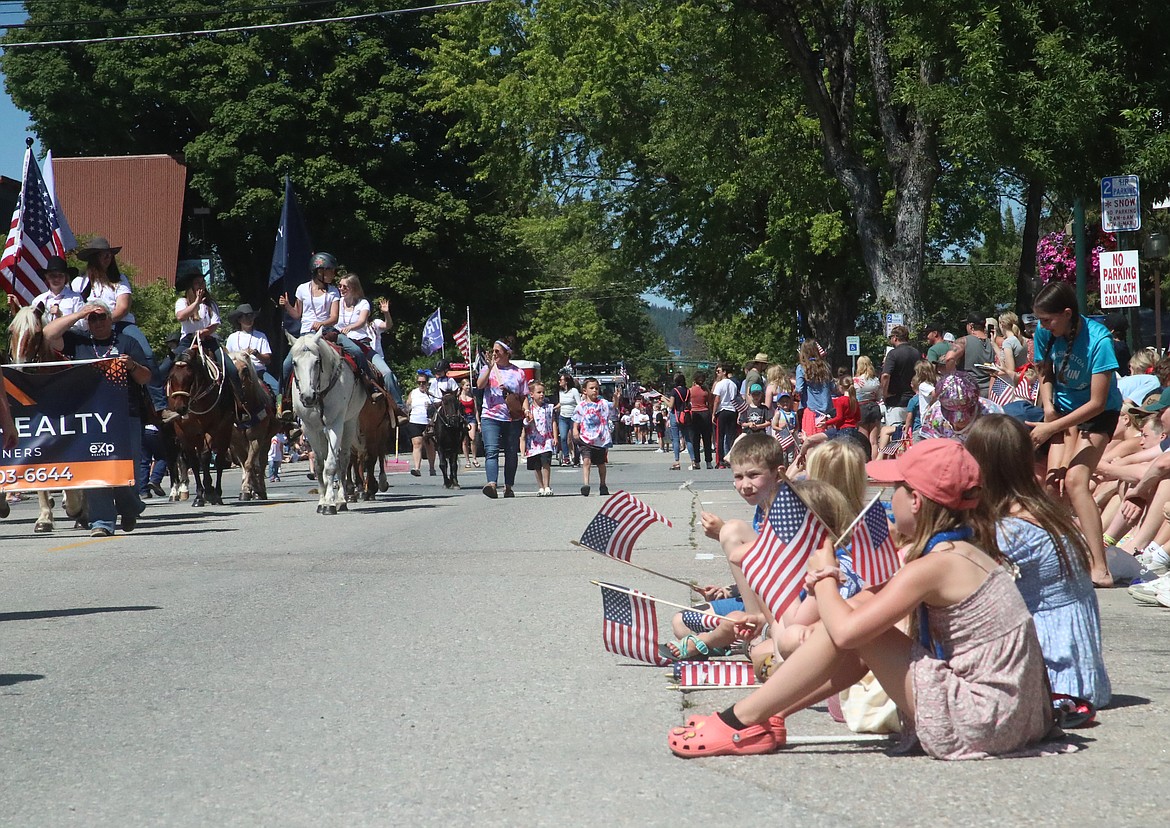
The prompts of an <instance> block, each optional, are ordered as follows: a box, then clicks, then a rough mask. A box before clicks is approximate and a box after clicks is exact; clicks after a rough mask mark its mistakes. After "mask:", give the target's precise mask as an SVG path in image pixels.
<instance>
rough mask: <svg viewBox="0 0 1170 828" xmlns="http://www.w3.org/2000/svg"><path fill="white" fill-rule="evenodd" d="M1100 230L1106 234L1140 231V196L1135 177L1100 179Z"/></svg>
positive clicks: (1123, 176) (1118, 176) (1122, 176)
mask: <svg viewBox="0 0 1170 828" xmlns="http://www.w3.org/2000/svg"><path fill="white" fill-rule="evenodd" d="M1101 229H1102V230H1104V231H1105V232H1107V233H1128V232H1131V231H1133V230H1141V229H1142V195H1141V188H1140V186H1139V184H1138V177H1137V176H1136V175H1111V176H1109V177H1107V178H1102V179H1101Z"/></svg>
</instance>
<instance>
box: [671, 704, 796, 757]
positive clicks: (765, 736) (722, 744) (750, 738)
mask: <svg viewBox="0 0 1170 828" xmlns="http://www.w3.org/2000/svg"><path fill="white" fill-rule="evenodd" d="M668 741H669V744H670V750H671V752H672V753H674V755H675V756H682V757H683V758H688V759H689V758H691V757H694V756H747V755H750V754H756V753H771V752H772V751H774V750H776V748H778V747H779V746H780V745H779V744H777V742H776V737H775V736H774V735H773V734H772V730H771V729H770V728H768V727H764V726H762V725H751V726H750V727H746V728H744V729H743V730H734V729H732V728H730V727H728V726H727V725H726V724H724V722H723V720H722V719H720V718H719V717H718V716H717V715H715V714H714V713H712V714H711V715H710V716H696V717H695V718H693V719H691V720H690V722H689V723H688V724H687V726H686V727H675V728H672V729H671V731H670V734H669V739H668Z"/></svg>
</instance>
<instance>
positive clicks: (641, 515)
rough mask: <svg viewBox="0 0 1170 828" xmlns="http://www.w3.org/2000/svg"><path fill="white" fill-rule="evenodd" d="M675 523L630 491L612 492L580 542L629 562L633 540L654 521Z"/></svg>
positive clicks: (669, 524) (604, 553) (672, 526)
mask: <svg viewBox="0 0 1170 828" xmlns="http://www.w3.org/2000/svg"><path fill="white" fill-rule="evenodd" d="M655 522H658V523H665V524H666V525H667V526H669V527H671V528H674V524H673V523H671V522H670V521H669V520H667V519H666V518H665V517H663V516H662V515H661V514H659V513H658V512H657V511H655V510H654V509H651V508H650V507H649V506H647V505H646V504H645V503H643V502H642V501H640V500H638V498H636V497H634V496H633V495H632V494H630V493H629V492H622V491H617V492H614V493H613V494H612V495H610V497H609V499H608V500H606V501H605V503H604V504H603V505H602V507H601V510H600V511H599V512H598V513H597V514H596V515H594V517H593V520H591V521H589V525H588V526H586V527H585V531H584V532H582V533H581V545H582V546H585V547H588V548H589V549H592V550H593V551H594V552H600V553H601V554H603V555H609V556H610V557H613V558H617V559H619V560H622V561H628V560H629V559H630V554H631V553H632V552H633V551H634V542H635V541H637V540H638V538H639V537H641V535H642V533H643V532H645V531H646V529H647V528H649V526H650V524H651V523H655Z"/></svg>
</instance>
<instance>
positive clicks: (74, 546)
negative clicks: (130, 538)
mask: <svg viewBox="0 0 1170 828" xmlns="http://www.w3.org/2000/svg"><path fill="white" fill-rule="evenodd" d="M108 540H113V537H112V536H111V537H108V538H90V539H89V540H84V541H81V542H80V543H71V544H69V545H68V546H55V547H53V548H52V549H46V550H45V551H46V552H64V551H65V550H66V549H77V548H78V547H81V546H89V545H90V544H94V543H102V542H103V541H108Z"/></svg>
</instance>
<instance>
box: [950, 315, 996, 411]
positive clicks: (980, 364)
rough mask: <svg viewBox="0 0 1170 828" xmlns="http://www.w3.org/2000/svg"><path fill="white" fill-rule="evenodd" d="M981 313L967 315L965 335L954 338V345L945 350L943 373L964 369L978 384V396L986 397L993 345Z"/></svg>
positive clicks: (993, 358)
mask: <svg viewBox="0 0 1170 828" xmlns="http://www.w3.org/2000/svg"><path fill="white" fill-rule="evenodd" d="M987 334H988V329H987V326H986V321H985V319H984V317H983V314H980V313H974V312H973V313H970V314H968V315H967V335H966V336H962V337H959V338H958V339H956V340H955V344H954V347H952V348H951V350H950V351H948V352H947V355H946V360H945V363H946V370H945V373H950V372H951V371H966V372H967V373H969V374H971V376H972V377H973V378H974V380H975V384H976V385H977V386H979V396H981V397H986V396H987V394H988V391H989V390H990V389H991V377H992V374H993V373H994V370H995V369H994V368H993V367H992V366H994V365H995V347H994V345H993V343H992V340H991V337H990V336H988V335H987Z"/></svg>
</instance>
